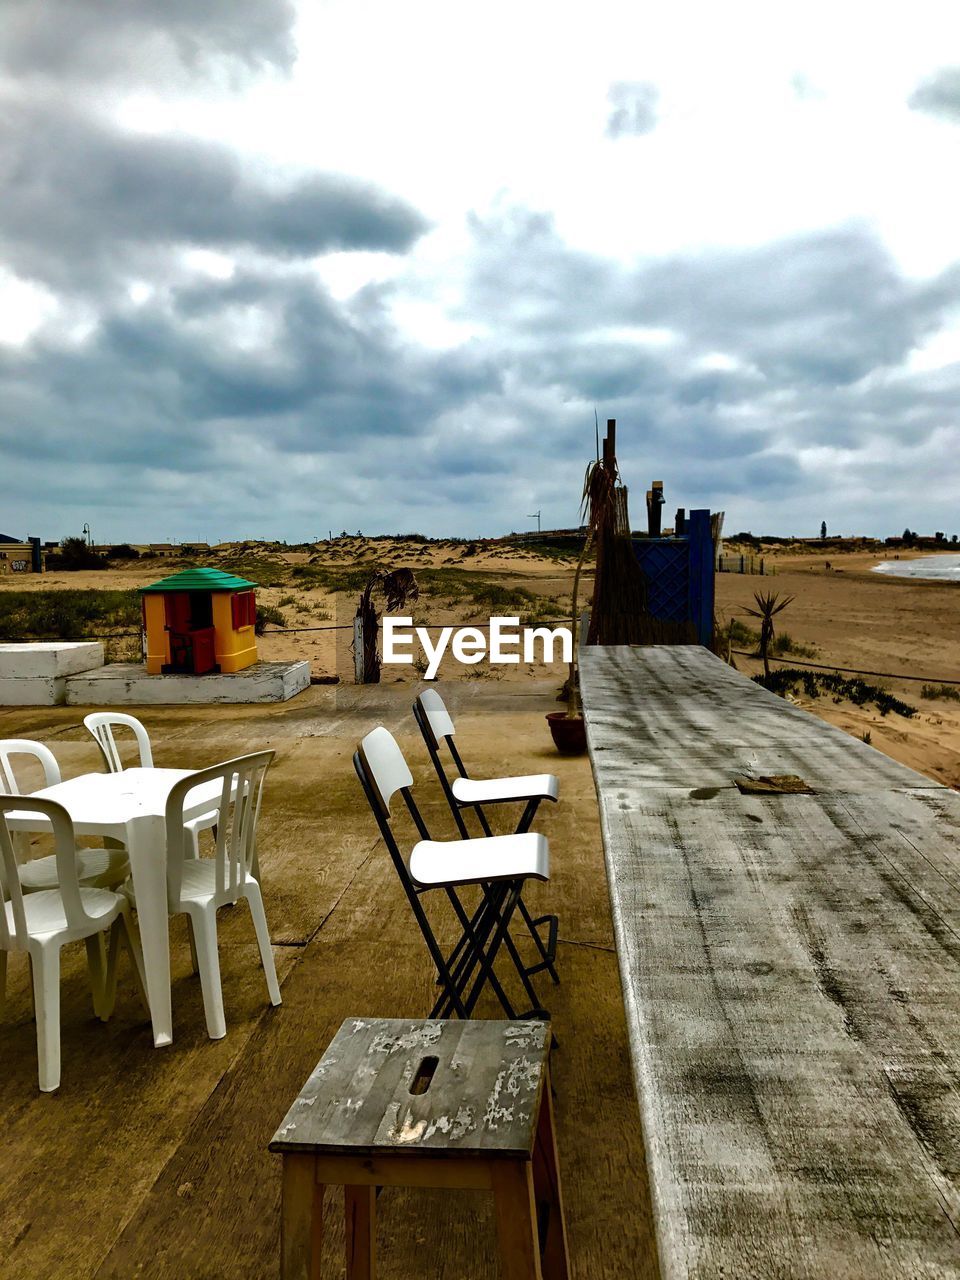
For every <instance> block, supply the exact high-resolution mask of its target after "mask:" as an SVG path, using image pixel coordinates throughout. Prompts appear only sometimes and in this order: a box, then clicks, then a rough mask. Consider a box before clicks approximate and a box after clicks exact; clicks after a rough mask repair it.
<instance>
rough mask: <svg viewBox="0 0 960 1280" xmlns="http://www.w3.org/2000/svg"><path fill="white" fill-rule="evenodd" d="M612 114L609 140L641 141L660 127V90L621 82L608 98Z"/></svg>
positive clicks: (644, 84)
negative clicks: (658, 125) (658, 108)
mask: <svg viewBox="0 0 960 1280" xmlns="http://www.w3.org/2000/svg"><path fill="white" fill-rule="evenodd" d="M607 97H608V99H609V102H610V114H609V116H608V117H607V137H608V138H639V137H642V136H643V134H645V133H652V132H653V131H654V129H655V128H656V127H657V120H658V117H657V106H658V104H659V102H660V90H659V89H658V88H657V86H656V85H655V84H647V83H645V82H644V81H642V80H619V81H617V82H616V83H615V84H612V85H611V86H610V90H609V92H608V94H607Z"/></svg>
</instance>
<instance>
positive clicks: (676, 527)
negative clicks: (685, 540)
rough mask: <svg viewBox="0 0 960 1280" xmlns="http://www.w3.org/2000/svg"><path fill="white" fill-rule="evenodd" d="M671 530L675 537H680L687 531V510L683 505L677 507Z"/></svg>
mask: <svg viewBox="0 0 960 1280" xmlns="http://www.w3.org/2000/svg"><path fill="white" fill-rule="evenodd" d="M673 531H674V533H675V534H676V535H677V537H678V538H679V537H682V536H683V534H685V533H686V531H687V511H686V508H685V507H677V514H676V515H675V516H674V518H673Z"/></svg>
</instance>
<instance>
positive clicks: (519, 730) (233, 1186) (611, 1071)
mask: <svg viewBox="0 0 960 1280" xmlns="http://www.w3.org/2000/svg"><path fill="white" fill-rule="evenodd" d="M414 695H415V689H414V688H413V686H410V685H404V686H399V685H392V686H391V685H384V686H381V687H367V688H355V687H347V688H344V689H342V690H334V689H325V688H319V687H313V688H311V689H309V690H308V691H307V692H306V693H304V694H302V695H301V696H300V697H298V698H296V699H294V701H292V702H290V703H287V704H280V705H269V706H246V707H241V706H231V707H215V708H200V707H191V708H182V709H181V708H176V709H174V708H168V707H158V708H153V709H150V710H148V711H146V712H144V713H143V715H144V719H145V721H146V723H147V725H148V728H149V730H150V733H151V737H152V739H153V742H154V748H155V756H156V762H157V764H160V765H169V766H179V767H188V768H190V767H197V768H199V767H201V766H203V765H208V764H212V763H214V762H216V761H218V760H222V759H227V758H229V757H231V756H236V755H240V754H242V753H244V752H247V751H252V750H256V749H261V748H264V747H271V748H273V749H274V750H275V751H276V753H277V758H276V761H275V762H274V765H273V767H272V770H271V773H270V775H269V776H268V781H267V793H266V797H265V800H264V811H263V817H262V823H261V838H260V857H261V866H262V870H263V889H264V897H265V901H266V908H267V916H268V920H269V922H270V930H271V937H272V939H273V943H274V948H275V955H276V960H277V968H278V972H279V975H280V981H281V986H282V993H283V1001H284V1003H283V1005H282V1007H281V1008H279V1009H276V1010H274V1009H272V1008H270V1006H269V1004H268V1003H267V998H266V989H265V986H264V982H263V976H262V972H261V970H260V968H259V965H258V963H257V957H256V950H255V945H254V940H253V932H252V927H251V924H250V920H249V915H248V913H247V911H246V908H245V907H243V906H242V905H241V906H240V907H238V908H236V909H233V910H227V911H222V912H221V913H220V921H219V925H220V957H221V966H222V972H223V988H224V1003H225V1008H226V1015H227V1026H228V1032H227V1036H226V1039H224V1040H221V1041H219V1042H212V1041H210V1040H208V1039H207V1037H206V1034H205V1031H204V1021H203V1012H202V1006H201V1000H200V988H199V982H198V980H197V979H196V978H195V977H193V976H192V974H191V972H190V957H189V949H188V946H187V938H186V928H185V924H184V922H183V919H182V918H179V919H177V920H175V921H174V922H173V923H172V929H171V934H172V940H171V946H172V967H173V1008H174V1029H175V1042H174V1044H173V1046H172V1047H171V1048H168V1049H160V1050H157V1049H154V1048H153V1046H152V1042H151V1038H150V1034H149V1029H148V1026H147V1023H146V1021H145V1017H144V1014H143V1011H142V1008H141V1006H140V1004H139V1001H138V999H137V997H136V994H135V990H134V987H133V984H132V982H131V980H130V977H129V973H128V970H127V967H126V964H125V963H124V966H123V970H122V975H121V991H120V995H119V998H118V1002H117V1010H116V1013H115V1014H114V1017H113V1019H112V1020H111V1022H110V1023H109V1024H108V1025H107V1026H103V1025H101V1024H99V1023H97V1022H96V1021H95V1020H94V1018H93V1014H92V1008H91V1004H90V997H89V992H88V989H87V986H86V975H85V967H84V952H83V948H82V947H80V946H79V945H77V946H74V947H72V948H69V949H68V950H66V951H65V952H64V966H63V978H62V988H61V990H62V1035H63V1083H62V1086H61V1088H60V1090H59V1092H58V1093H56V1094H53V1095H49V1096H44V1095H41V1094H40V1093H39V1092H38V1090H37V1080H36V1038H35V1026H34V1022H33V1016H32V1010H31V1002H30V994H29V979H28V972H27V966H26V961H25V960H24V959H23V958H22V957H20V956H16V957H13V958H11V961H10V968H9V977H8V984H7V986H8V999H7V1004H6V1007H5V1009H4V1011H3V1014H2V1016H0V1078H2V1080H3V1087H2V1091H0V1133H2V1135H3V1145H2V1153H0V1186H2V1191H0V1277H3V1280H21V1278H24V1280H25V1278H26V1277H30V1280H44V1278H46V1277H66V1276H69V1277H71V1278H72V1280H86V1278H93V1277H97V1280H108V1278H109V1277H112V1278H115V1280H132V1278H133V1277H141V1276H142V1277H150V1280H165V1278H167V1277H171V1278H172V1277H177V1278H178V1280H182V1278H183V1277H190V1278H191V1280H208V1278H209V1280H215V1278H216V1280H231V1278H234V1277H235V1278H236V1280H240V1278H241V1277H242V1278H243V1280H248V1278H251V1277H269V1276H274V1275H276V1274H277V1273H278V1263H279V1197H280V1161H279V1159H278V1158H277V1157H274V1156H271V1155H270V1154H269V1153H268V1152H267V1149H266V1147H267V1143H268V1141H269V1139H270V1138H271V1136H272V1134H273V1132H274V1129H275V1128H276V1126H277V1124H278V1122H279V1121H280V1120H281V1119H282V1117H283V1115H284V1113H285V1111H286V1109H287V1107H288V1105H289V1104H290V1102H291V1101H292V1100H293V1098H294V1097H295V1096H296V1094H297V1092H298V1091H299V1089H300V1086H301V1085H302V1084H303V1082H304V1080H305V1079H306V1077H307V1075H308V1074H309V1072H310V1071H311V1069H312V1068H313V1066H314V1065H315V1063H316V1062H317V1060H318V1058H319V1056H320V1054H321V1052H322V1050H323V1049H324V1047H325V1046H326V1044H327V1042H328V1040H329V1039H330V1038H331V1037H332V1035H333V1034H334V1032H335V1031H336V1029H337V1027H338V1026H339V1024H340V1022H341V1021H342V1019H343V1018H345V1017H347V1016H349V1015H351V1014H372V1015H380V1016H393V1017H404V1016H411V1017H418V1016H423V1015H424V1014H425V1013H426V1012H427V1011H428V1010H429V1007H430V1005H431V1003H432V999H433V987H432V972H431V969H430V966H429V962H428V956H427V953H426V949H425V947H424V945H423V943H422V940H421V938H420V935H419V933H418V931H417V928H416V925H415V923H414V921H413V918H412V916H411V914H410V911H409V907H408V904H407V902H406V900H405V898H404V897H403V895H402V891H401V889H400V886H399V884H398V882H397V880H396V876H395V873H394V871H393V868H392V865H391V864H390V862H389V859H388V857H387V855H386V852H385V850H384V848H383V845H382V843H381V842H380V840H379V836H378V834H377V831H376V827H375V824H374V821H373V818H372V816H371V815H370V814H369V812H368V811H367V810H366V806H365V803H364V801H363V798H362V795H361V793H360V789H359V786H358V784H357V782H356V779H355V776H354V773H353V767H352V763H351V757H352V753H353V750H354V747H355V745H356V742H357V740H358V739H359V738H360V736H361V735H362V734H363V733H364V732H366V731H367V730H368V729H369V728H370V727H372V726H373V725H374V724H376V723H383V724H386V726H387V727H388V728H390V729H391V730H392V731H393V732H394V733H396V735H397V737H398V739H399V740H400V742H401V745H402V746H403V747H404V749H405V750H406V751H407V753H408V757H409V759H410V762H411V765H412V767H413V769H414V774H415V778H416V782H417V784H418V798H419V799H420V801H421V804H422V806H423V808H424V811H425V813H426V815H427V818H428V821H429V822H430V823H431V826H432V830H433V831H434V832H435V833H436V834H440V835H453V834H454V830H453V822H452V819H451V818H450V815H449V813H448V812H447V810H446V808H445V806H444V804H443V800H442V797H441V796H440V794H439V789H438V788H437V786H436V780H435V779H434V778H433V775H432V771H430V766H429V762H428V760H427V757H426V752H425V750H424V748H423V745H422V743H421V741H420V739H419V735H418V734H417V732H416V728H415V725H414V724H413V719H412V716H411V714H410V704H411V703H412V700H413V697H414ZM444 695H445V697H447V698H448V700H449V702H450V705H451V709H452V710H453V711H454V713H455V714H456V715H457V718H458V737H459V740H460V742H461V747H462V750H463V753H464V756H465V758H466V759H467V761H468V763H469V764H470V765H471V766H472V767H473V769H474V770H475V772H476V773H477V774H478V775H482V774H484V773H487V774H496V773H500V772H503V771H504V770H505V769H507V768H509V769H510V771H515V772H527V771H530V772H533V771H542V770H545V769H549V770H551V771H553V772H555V773H557V774H558V775H559V776H560V779H561V801H560V804H559V805H558V806H549V805H547V806H544V807H543V809H542V810H541V814H542V818H541V819H540V820H539V821H538V829H540V830H542V831H543V832H544V833H545V834H546V835H547V836H548V837H549V838H550V841H551V851H552V880H551V883H550V884H549V885H547V886H536V887H532V886H531V888H530V889H529V897H528V901H529V902H530V905H531V906H532V907H533V906H538V905H546V904H547V903H549V908H550V909H551V910H556V911H558V912H559V914H560V921H561V926H560V937H561V942H560V946H559V960H558V967H559V969H560V974H561V978H562V983H561V986H559V987H556V988H554V987H552V986H551V985H550V983H549V980H548V979H547V978H546V976H545V975H542V974H541V975H539V976H538V979H537V981H538V984H539V987H540V989H541V990H542V993H543V996H544V1000H545V1002H546V1003H547V1004H548V1006H549V1007H550V1008H551V1011H552V1013H553V1019H554V1029H555V1033H556V1035H557V1037H558V1039H559V1041H560V1048H559V1049H558V1051H557V1052H556V1053H555V1054H554V1061H553V1074H554V1086H555V1091H556V1112H557V1123H558V1141H559V1148H560V1158H561V1162H562V1165H561V1171H562V1177H563V1185H564V1194H565V1199H566V1213H567V1224H568V1232H569V1240H570V1248H571V1265H572V1270H573V1273H574V1274H575V1275H576V1276H577V1277H579V1280H600V1278H601V1277H619V1276H624V1275H630V1276H637V1277H648V1276H654V1275H655V1274H656V1266H655V1263H654V1259H653V1256H652V1253H651V1249H652V1244H651V1240H652V1235H651V1229H650V1212H649V1203H648V1198H647V1196H648V1193H647V1187H646V1174H645V1166H644V1154H643V1142H642V1136H641V1131H640V1120H639V1115H638V1110H637V1104H636V1100H635V1095H634V1089H633V1083H632V1079H631V1072H630V1063H629V1050H628V1045H627V1035H626V1028H625V1022H624V1012H623V1003H622V997H621V990H620V982H619V975H618V966H617V957H616V954H615V951H614V947H613V933H612V927H611V921H610V907H609V901H608V894H607V884H606V877H605V873H604V862H603V853H602V849H601V844H600V831H599V824H598V816H597V803H596V796H595V792H594V785H593V780H592V776H591V772H590V767H589V764H588V761H587V758H586V757H585V756H584V757H581V758H575V759H569V758H562V757H559V756H558V755H557V754H556V753H555V752H554V750H553V748H552V744H551V743H550V739H549V734H548V731H547V727H546V725H545V723H544V720H543V715H544V713H545V712H547V711H550V710H554V709H555V707H556V703H555V701H554V696H555V689H554V685H553V682H545V683H541V684H539V685H531V684H525V685H523V686H522V687H520V688H517V687H504V686H502V685H497V684H496V683H495V682H493V681H463V682H460V683H459V684H456V685H446V686H444ZM134 710H135V709H134ZM82 714H83V713H82V711H79V710H77V709H75V708H72V707H53V708H43V709H37V708H10V709H4V710H3V711H0V737H13V736H17V737H32V738H36V739H38V740H39V741H42V742H44V743H46V744H47V745H48V746H50V747H51V748H52V749H53V750H54V751H55V753H56V755H57V757H58V759H59V761H60V763H61V767H62V769H63V772H64V776H65V777H71V776H74V775H76V774H80V773H84V772H89V771H92V770H99V769H100V767H101V764H100V759H99V755H98V752H97V749H96V747H95V745H94V743H93V740H92V739H91V738H90V737H89V735H88V734H87V732H86V730H84V729H83V727H82V725H81V723H80V721H81V717H82ZM504 972H505V971H504ZM482 1012H483V1013H484V1014H486V1015H487V1016H494V1017H495V1016H498V1007H497V1006H496V1005H495V1004H490V1003H488V1004H487V1005H486V1006H485V1007H484V1008H483V1009H482ZM331 1208H332V1205H331ZM378 1216H379V1237H378V1248H379V1253H380V1258H379V1274H381V1275H382V1276H384V1277H390V1276H397V1277H399V1276H428V1275H429V1276H436V1277H447V1278H449V1280H454V1278H456V1280H472V1278H473V1277H494V1276H496V1274H497V1263H496V1257H495V1236H494V1227H493V1218H492V1207H491V1205H490V1204H489V1203H488V1201H487V1197H486V1196H484V1195H482V1194H478V1193H471V1192H436V1191H416V1192H414V1191H410V1192H400V1191H395V1192H388V1193H385V1194H384V1196H383V1197H382V1198H381V1202H380V1205H379V1207H378ZM329 1221H330V1227H331V1230H330V1233H329V1237H328V1239H327V1241H326V1243H325V1261H326V1264H327V1270H326V1272H325V1273H328V1274H330V1275H331V1276H333V1275H337V1274H342V1261H341V1259H342V1256H343V1255H342V1229H341V1223H340V1219H339V1215H338V1214H336V1213H335V1212H331V1213H330V1219H329ZM425 1259H429V1261H425Z"/></svg>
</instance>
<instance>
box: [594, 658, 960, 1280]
mask: <svg viewBox="0 0 960 1280" xmlns="http://www.w3.org/2000/svg"><path fill="white" fill-rule="evenodd" d="M581 664H582V666H581V683H582V692H583V702H584V707H585V712H586V718H587V732H588V738H589V745H590V754H591V760H592V763H593V770H594V776H595V780H596V785H597V792H598V796H599V802H600V813H601V823H602V830H603V840H604V848H605V855H606V862H607V873H608V878H609V885H610V896H611V904H612V911H613V920H614V926H615V933H616V940H617V950H618V953H619V960H620V972H621V980H622V984H623V992H624V1001H625V1004H626V1010H627V1020H628V1028H629V1034H630V1043H631V1053H632V1058H633V1069H634V1077H635V1082H636V1088H637V1094H638V1098H639V1102H640V1108H641V1113H642V1118H643V1127H644V1134H645V1140H646V1144H647V1154H648V1164H649V1170H650V1180H651V1190H652V1200H653V1207H654V1216H655V1224H656V1231H657V1245H658V1252H659V1262H660V1269H661V1273H662V1275H663V1276H664V1277H668V1278H669V1280H674V1278H679V1277H684V1278H686V1277H697V1278H698V1280H708V1278H709V1280H716V1278H717V1277H721V1276H722V1277H737V1280H748V1278H755V1280H774V1278H778V1280H779V1278H781V1277H782V1278H787V1277H790V1278H793V1277H796V1278H797V1280H808V1278H813V1277H823V1278H824V1280H826V1278H827V1277H829V1278H830V1280H848V1278H852V1277H862V1278H863V1280H884V1278H886V1277H899V1278H900V1280H921V1278H922V1280H932V1278H933V1277H952V1278H953V1280H956V1277H957V1276H960V1090H958V1081H960V795H958V794H956V793H955V792H953V791H951V790H949V789H948V788H945V787H941V786H938V785H937V784H936V783H934V782H932V781H931V780H930V779H928V778H924V777H923V776H922V775H920V774H917V773H914V772H913V771H912V770H910V769H907V768H905V767H903V766H902V765H899V764H896V763H895V762H894V761H891V760H889V759H888V758H887V757H885V756H883V755H881V754H880V753H879V752H877V751H875V750H873V749H872V748H870V747H868V746H866V745H865V744H864V743H862V742H860V741H859V740H857V739H856V738H852V737H850V736H848V735H847V734H845V733H843V732H842V731H840V730H838V729H835V728H833V727H832V726H830V725H827V724H824V723H823V722H821V721H819V720H817V719H816V718H815V717H813V716H811V715H809V714H808V713H806V712H804V711H802V710H800V709H799V708H797V707H794V706H792V705H791V704H790V703H788V702H786V701H784V700H783V699H782V698H779V697H777V696H775V695H773V694H770V693H768V692H767V691H766V690H763V689H761V688H760V687H759V686H757V685H755V684H753V683H752V682H751V681H749V680H747V679H746V678H745V677H743V676H741V675H739V674H738V673H737V672H735V671H734V670H732V669H731V668H729V667H727V666H725V665H724V664H723V663H721V662H720V661H719V660H718V659H716V658H714V657H713V656H712V655H711V654H709V653H708V652H707V651H706V650H705V649H701V648H698V647H694V646H677V647H672V648H667V647H655V648H638V649H629V648H609V649H601V648H587V649H585V650H583V651H582V654H581ZM745 773H750V774H753V775H755V776H756V775H766V774H785V773H793V774H798V775H799V776H801V777H802V778H804V779H805V780H806V781H807V782H808V783H810V785H811V786H812V787H813V788H814V790H815V794H811V795H768V796H748V795H742V794H741V793H740V792H739V791H738V790H737V788H736V787H735V785H734V783H733V779H734V776H735V775H738V774H745Z"/></svg>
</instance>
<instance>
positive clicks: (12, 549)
mask: <svg viewBox="0 0 960 1280" xmlns="http://www.w3.org/2000/svg"><path fill="white" fill-rule="evenodd" d="M32 572H33V547H31V545H30V543H29V542H0V573H32Z"/></svg>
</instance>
